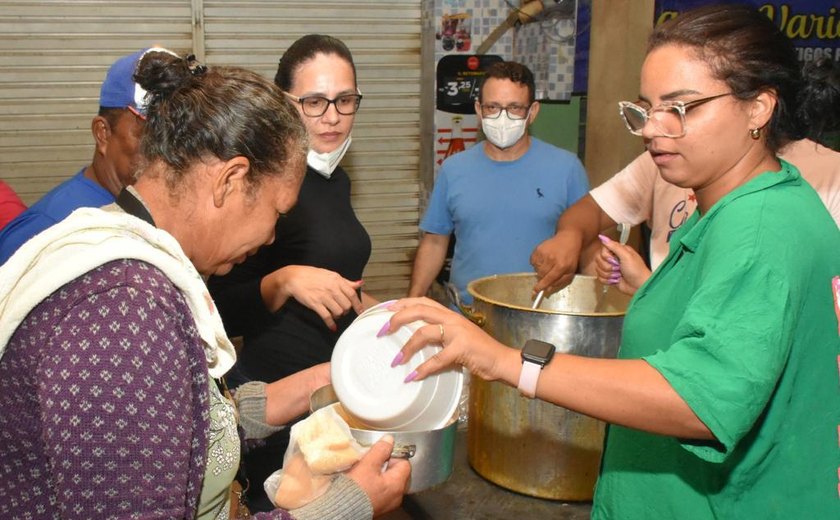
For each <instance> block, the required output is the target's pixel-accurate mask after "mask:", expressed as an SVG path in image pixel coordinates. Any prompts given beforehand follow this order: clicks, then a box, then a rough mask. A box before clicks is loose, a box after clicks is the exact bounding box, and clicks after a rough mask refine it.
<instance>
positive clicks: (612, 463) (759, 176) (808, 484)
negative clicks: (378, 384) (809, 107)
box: [383, 5, 840, 520]
mask: <svg viewBox="0 0 840 520" xmlns="http://www.w3.org/2000/svg"><path fill="white" fill-rule="evenodd" d="M801 88H802V76H801V73H800V67H799V64H798V62H797V60H796V53H795V51H794V49H793V46H792V44H791V42H790V40H789V39H788V38H786V37H785V36H784V35H783V34H782V33H780V32H779V30H778V28H777V27H775V26H774V25H773V23H772V22H771V21H770V20H769V19H768V18H767V17H766V16H764V15H763V14H761V13H759V12H758V11H757V10H755V9H754V8H753V7H748V6H738V5H723V6H708V7H702V8H698V9H696V10H692V11H687V12H685V13H683V14H681V15H679V16H678V17H676V18H674V19H673V20H670V21H668V22H666V23H663V24H662V25H660V26H658V27H656V29H655V30H654V32H653V34H652V36H651V38H650V44H649V47H648V52H647V56H646V58H645V61H644V64H643V66H642V71H641V85H640V90H639V97H638V99H637V100H636V101H633V102H622V103H620V106H621V111H622V115H623V118H624V120H625V123H626V125H627V128H628V130H630V132H632V133H633V134H634V135H639V136H641V137H642V138H643V140H644V144H645V146H646V147H647V149H648V150H649V151H650V153H651V156H652V157H653V160H654V161H656V164H657V166H658V167H659V171H660V174H661V175H662V176H663V178H665V180H667V181H668V182H671V183H673V184H676V185H678V186H680V187H685V188H691V189H692V190H694V193H695V194H696V197H697V204H698V209H697V211H696V212H695V213H694V214H693V215H692V216H691V217H689V218H688V220H687V221H686V222H685V223H684V224H682V226H681V227H680V228H679V229H678V230H677V231H676V232H675V234H674V236H673V237H672V239H671V249H670V252H669V254H668V256H667V257H666V259H665V260H664V262H663V263H662V264H661V265H660V266H659V268H658V269H657V270H656V271H655V272H654V273H653V275H652V276H651V277H650V278H649V279H648V280H647V282H645V283H644V284H643V285H642V286H641V287H640V289H639V291H638V292H636V294H635V296H634V298H633V300H632V302H631V303H630V307H629V308H628V310H627V315H626V316H625V318H624V327H623V330H622V337H621V346H620V351H619V356H618V357H619V359H592V358H586V357H582V356H574V355H570V354H565V353H560V354H556V355H553V356H552V353H553V350H550V349H545V350H538V349H533V350H530V351H529V348H528V346H527V345H528V344H526V347H525V350H526V352H528V353H530V354H531V356H530V357H520V354H521V353H520V351H519V350H518V349H514V348H510V347H507V346H505V345H502V344H501V343H499V342H498V341H496V340H494V339H493V338H491V337H490V336H488V335H487V334H485V333H484V332H482V331H481V329H479V328H478V327H477V326H475V325H474V324H472V323H471V322H469V321H467V320H466V319H464V318H463V317H461V316H460V315H458V314H455V313H452V312H451V311H448V310H447V309H445V308H443V307H442V306H440V305H437V304H436V303H434V302H432V301H430V300H420V299H417V300H404V301H400V302H398V303H396V304H395V305H393V306H392V307H391V308H392V309H394V310H396V311H397V313H396V314H395V315H394V317H393V318H392V319H391V322H390V328H389V330H397V329H398V328H399V327H400V326H401V325H404V324H406V323H409V322H413V321H415V320H418V319H423V320H425V321H426V322H428V323H429V325H427V326H425V327H422V328H420V329H418V331H417V332H416V333H415V334H414V336H413V337H412V338H411V339H410V340H409V341H408V343H407V344H406V345H405V347H404V348H403V350H402V351H401V352H400V353H399V354H398V357H399V358H400V359H401V361H400V360H398V362H400V363H405V362H406V361H405V360H409V359H410V358H411V355H412V354H413V353H415V352H416V351H417V350H418V349H419V348H421V347H423V346H424V345H425V344H429V343H437V342H439V341H441V339H443V343H444V349H443V350H442V351H441V352H440V353H439V354H438V355H436V356H435V357H434V358H433V359H432V360H429V361H426V362H425V363H424V364H422V365H420V366H419V367H418V368H417V370H416V372H414V373H412V374H411V375H410V376H409V377H408V380H409V382H407V383H406V384H412V383H413V381H415V380H421V379H423V378H424V377H426V376H428V375H429V374H431V373H434V372H437V371H439V370H441V369H444V368H445V367H447V366H450V365H452V364H456V363H457V364H462V365H465V366H466V367H467V368H469V370H470V371H471V372H472V373H473V374H476V375H477V376H479V377H482V378H483V379H487V380H498V381H501V382H503V383H505V384H508V385H511V386H518V387H519V388H520V389H522V391H523V393H525V394H526V395H529V396H531V397H533V396H536V397H538V398H540V399H544V400H547V401H550V402H552V403H555V404H557V405H559V406H563V407H566V408H569V409H571V410H574V411H577V412H580V413H584V414H587V415H590V416H593V417H596V418H599V419H602V420H604V421H606V422H608V423H610V425H609V427H608V431H607V435H606V439H605V444H604V453H603V460H602V464H601V473H600V476H599V479H598V483H597V487H596V490H595V497H594V503H593V508H592V518H594V519H607V518H609V519H622V520H633V519H639V520H649V519H672V518H687V519H688V518H690V519H713V518H726V519H729V518H738V519H740V518H750V519H752V518H761V519H779V520H782V519H791V518H838V516H839V515H838V513H840V501H838V495H837V490H838V488H837V485H838V481H837V477H838V474H837V470H838V467H840V450H838V445H837V441H838V439H837V435H838V425H840V392H838V370H837V369H838V365H837V356H838V353H840V338H839V337H838V329H837V325H838V324H837V317H836V316H835V312H834V304H833V302H832V278H833V277H835V276H837V275H838V274H840V254H838V253H840V230H838V228H837V224H835V222H834V221H833V220H832V218H831V216H830V215H829V213H828V211H826V208H825V206H823V204H822V203H821V201H820V199H819V197H818V196H817V193H816V192H815V191H814V189H813V188H812V187H811V186H810V185H809V184H808V183H807V182H805V181H803V179H802V177H801V176H800V174H799V172H798V171H797V169H796V168H795V167H794V166H793V165H791V164H790V163H788V162H786V161H784V160H780V159H779V158H778V157H777V155H776V152H777V150H779V148H780V147H781V146H783V145H784V144H785V143H787V142H788V141H790V140H792V139H800V138H801V137H803V136H804V135H806V133H807V132H806V130H807V129H806V127H805V123H804V121H803V119H802V117H801V111H800V110H799V108H800V106H799V103H800V99H799V94H800V92H801ZM813 108H814V113H818V110H817V109H818V107H813ZM821 108H822V110H834V109H836V107H830V106H823V107H821ZM605 243H606V247H607V248H608V249H609V250H610V251H611V252H612V254H613V255H614V256H615V259H614V267H615V268H614V269H612V270H611V272H612V273H614V274H615V276H617V277H621V278H622V279H624V278H628V277H632V276H633V275H634V274H633V273H632V272H631V271H632V265H627V264H626V263H625V260H626V259H627V258H628V255H629V252H628V251H627V249H626V248H625V247H622V246H621V245H620V244H618V243H617V242H613V241H610V240H609V239H605ZM387 332H388V331H387V330H386V331H384V332H383V334H384V333H387ZM537 339H538V338H537ZM557 347H558V348H559V349H560V350H562V349H563V347H564V345H558V346H557ZM540 363H542V365H543V366H542V367H541V369H540ZM523 367H524V368H523ZM534 367H536V369H534ZM526 369H527V370H526Z"/></svg>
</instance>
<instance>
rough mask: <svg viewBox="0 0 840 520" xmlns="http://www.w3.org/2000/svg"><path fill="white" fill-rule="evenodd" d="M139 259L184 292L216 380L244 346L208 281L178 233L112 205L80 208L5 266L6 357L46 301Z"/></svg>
mask: <svg viewBox="0 0 840 520" xmlns="http://www.w3.org/2000/svg"><path fill="white" fill-rule="evenodd" d="M125 258H132V259H137V260H141V261H143V262H147V263H149V264H151V265H153V266H155V267H157V268H158V269H160V270H161V271H162V272H163V273H164V274H165V275H166V276H167V277H168V278H169V279H170V280H171V281H172V283H174V284H175V286H176V287H178V289H180V290H181V292H182V293H183V295H184V298H185V299H186V301H187V304H188V305H189V307H190V310H191V311H192V314H193V318H194V319H195V324H196V328H197V329H198V333H199V335H200V336H201V340H202V342H203V343H204V353H205V355H206V358H207V364H208V366H209V368H210V375H211V376H212V377H214V378H219V377H221V376H223V375H224V374H225V373H226V372H227V371H228V370H229V369H230V367H231V366H233V363H234V361H236V352H235V351H234V349H233V345H232V344H231V342H230V340H229V339H228V337H227V334H226V333H225V329H224V327H223V325H222V320H221V317H220V316H219V312H218V311H217V310H216V306H215V304H214V303H213V300H212V298H211V297H210V293H209V292H208V291H207V286H206V285H205V283H204V280H203V279H202V278H201V275H199V273H198V271H196V270H195V266H193V264H192V262H190V260H189V259H188V258H187V256H186V255H185V254H184V251H183V250H182V249H181V246H180V245H179V244H178V242H177V241H176V240H175V238H174V237H172V235H170V234H169V233H167V232H166V231H163V230H160V229H157V228H155V227H154V226H152V225H150V224H147V223H146V222H144V221H143V220H141V219H139V218H136V217H133V216H131V215H128V214H127V213H124V212H123V211H122V210H121V209H120V208H119V207H118V206H116V205H115V204H111V205H109V206H105V207H104V208H101V209H99V208H80V209H77V210H76V211H74V212H73V213H72V214H71V215H70V216H68V217H67V218H66V219H64V220H63V221H61V222H59V223H58V224H56V225H54V226H51V227H49V228H47V229H46V230H44V231H43V232H42V233H40V234H38V235H36V236H35V237H33V238H32V239H30V240H29V241H28V242H26V243H25V244H24V245H23V246H21V248H20V249H18V251H17V252H16V253H15V254H14V255H13V256H12V257H11V258H10V259H9V260H8V261H7V262H6V263H5V264H3V266H2V267H0V357H2V355H3V352H4V351H5V349H6V345H7V344H8V342H9V340H10V339H11V337H12V335H13V334H14V332H15V330H16V329H17V328H18V326H19V325H20V324H21V322H22V321H23V320H24V319H25V318H26V316H27V315H28V314H29V312H30V311H31V310H32V309H34V308H35V306H36V305H38V304H39V303H40V302H41V301H42V300H44V299H45V298H46V297H48V296H49V295H51V294H52V293H54V292H55V291H56V290H58V289H59V288H61V287H62V286H64V285H65V284H67V283H68V282H70V281H72V280H75V279H76V278H78V277H79V276H81V275H83V274H85V273H87V272H89V271H91V270H92V269H95V268H97V267H99V266H101V265H103V264H105V263H108V262H110V261H113V260H119V259H125Z"/></svg>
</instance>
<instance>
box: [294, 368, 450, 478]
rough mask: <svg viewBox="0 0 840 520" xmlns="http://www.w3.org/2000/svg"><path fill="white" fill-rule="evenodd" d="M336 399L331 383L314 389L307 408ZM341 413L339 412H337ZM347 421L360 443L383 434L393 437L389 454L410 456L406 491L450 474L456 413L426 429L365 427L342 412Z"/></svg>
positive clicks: (370, 441) (368, 443)
mask: <svg viewBox="0 0 840 520" xmlns="http://www.w3.org/2000/svg"><path fill="white" fill-rule="evenodd" d="M337 402H338V397H337V396H336V395H335V391H334V390H333V387H332V385H327V386H324V387H321V388H319V389H318V390H316V391H315V392H314V393H313V394H312V396H311V397H310V398H309V408H310V409H311V410H312V411H313V412H314V411H315V410H318V409H320V408H323V407H325V406H329V405H332V404H333V403H337ZM340 413H341V412H340ZM342 415H343V416H344V418H345V420H346V421H347V422H348V424H349V425H350V432H351V433H352V434H353V437H354V438H355V439H356V441H357V442H358V443H359V444H361V445H362V446H370V445H372V444H374V443H375V442H376V441H377V440H379V439H380V437H382V436H383V435H384V434H386V433H387V434H390V435H392V436H393V437H394V451H393V452H392V456H397V457H403V458H407V459H409V462H410V463H411V481H410V482H409V486H408V491H407V493H417V492H419V491H423V490H425V489H428V488H430V487H432V486H435V485H437V484H440V483H442V482H445V481H446V479H448V478H449V476H450V475H451V474H452V463H453V461H454V458H455V434H456V433H457V428H458V417H457V413H456V416H454V417H453V418H452V421H450V422H449V424H447V425H446V426H444V427H443V428H439V429H437V430H429V431H413V432H410V431H388V432H386V431H379V430H366V429H364V427H363V426H362V425H360V424H354V422H353V418H352V417H349V416H347V415H346V413H344V414H342Z"/></svg>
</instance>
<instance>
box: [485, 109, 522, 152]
mask: <svg viewBox="0 0 840 520" xmlns="http://www.w3.org/2000/svg"><path fill="white" fill-rule="evenodd" d="M530 115H531V111H530V110H529V111H528V115H526V116H525V117H524V118H523V119H511V118H510V117H509V116H508V113H507V110H505V113H504V115H502V114H499V117H497V118H496V119H490V118H489V117H484V118H482V119H481V129H482V130H483V131H484V135H485V136H486V137H487V140H488V141H490V142H491V143H493V144H494V145H496V146H498V147H499V148H502V149H504V148H510V147H511V146H513V145H514V144H516V142H517V141H519V139H520V138H521V137H522V136H523V135H525V128H526V126H527V123H528V116H530Z"/></svg>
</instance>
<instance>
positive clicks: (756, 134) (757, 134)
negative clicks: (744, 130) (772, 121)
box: [750, 128, 761, 141]
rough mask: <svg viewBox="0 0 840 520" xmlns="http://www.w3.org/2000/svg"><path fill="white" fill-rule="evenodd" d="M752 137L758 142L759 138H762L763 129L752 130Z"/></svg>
mask: <svg viewBox="0 0 840 520" xmlns="http://www.w3.org/2000/svg"><path fill="white" fill-rule="evenodd" d="M750 137H752V138H753V139H755V140H756V141H758V138H759V137H761V128H753V129H752V130H750Z"/></svg>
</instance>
